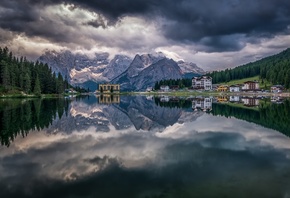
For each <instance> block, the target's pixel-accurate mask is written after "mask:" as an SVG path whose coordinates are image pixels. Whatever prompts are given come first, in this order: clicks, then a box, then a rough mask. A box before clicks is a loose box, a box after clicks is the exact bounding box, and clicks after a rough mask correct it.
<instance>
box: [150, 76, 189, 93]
mask: <svg viewBox="0 0 290 198" xmlns="http://www.w3.org/2000/svg"><path fill="white" fill-rule="evenodd" d="M162 85H168V86H169V87H170V86H179V88H180V89H182V88H185V87H191V86H192V81H191V79H187V78H186V79H169V80H161V81H158V82H156V83H155V85H154V89H155V90H159V89H160V86H162Z"/></svg>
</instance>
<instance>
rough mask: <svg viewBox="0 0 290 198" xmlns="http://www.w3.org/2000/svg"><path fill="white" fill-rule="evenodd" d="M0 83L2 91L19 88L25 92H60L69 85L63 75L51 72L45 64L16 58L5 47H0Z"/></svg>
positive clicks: (36, 93)
mask: <svg viewBox="0 0 290 198" xmlns="http://www.w3.org/2000/svg"><path fill="white" fill-rule="evenodd" d="M0 85H2V87H3V88H4V92H7V91H9V90H15V89H18V90H21V91H23V92H25V93H27V94H32V93H33V94H35V95H40V94H55V93H57V94H60V93H63V92H64V90H65V89H66V88H68V87H69V86H70V85H69V84H68V82H67V80H66V79H64V78H63V76H62V75H61V74H60V73H58V74H56V73H54V72H52V70H51V68H49V67H48V65H47V64H43V63H40V62H38V61H37V62H36V63H34V62H29V61H28V60H26V58H25V57H20V58H17V57H15V56H13V54H12V52H10V51H9V49H8V48H7V47H5V48H0Z"/></svg>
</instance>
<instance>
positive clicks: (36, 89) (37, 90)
mask: <svg viewBox="0 0 290 198" xmlns="http://www.w3.org/2000/svg"><path fill="white" fill-rule="evenodd" d="M33 93H34V94H35V95H36V96H41V88H40V81H39V78H38V76H37V77H36V80H35V85H34V89H33Z"/></svg>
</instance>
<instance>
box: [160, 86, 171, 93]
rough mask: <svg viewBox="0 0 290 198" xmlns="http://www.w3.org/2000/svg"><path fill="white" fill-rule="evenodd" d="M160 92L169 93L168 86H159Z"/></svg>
mask: <svg viewBox="0 0 290 198" xmlns="http://www.w3.org/2000/svg"><path fill="white" fill-rule="evenodd" d="M160 91H165V92H167V91H169V86H167V85H161V86H160Z"/></svg>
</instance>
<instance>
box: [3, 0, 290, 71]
mask: <svg viewBox="0 0 290 198" xmlns="http://www.w3.org/2000/svg"><path fill="white" fill-rule="evenodd" d="M0 43H1V44H0V45H1V46H2V47H3V46H8V47H9V48H10V49H11V50H12V51H13V52H14V53H15V54H17V55H24V56H27V57H28V58H30V59H32V60H35V59H36V58H37V57H38V56H39V55H40V54H42V53H43V52H44V51H45V50H47V49H49V50H52V49H54V50H66V49H69V50H71V51H78V52H79V51H82V52H85V53H92V52H104V51H106V52H109V53H110V54H112V55H113V54H116V53H118V54H119V53H120V54H126V55H130V56H133V55H135V54H136V53H152V52H155V51H157V52H159V51H161V52H163V53H164V54H166V55H167V56H169V57H171V58H174V59H176V60H178V59H183V60H185V61H191V62H194V63H196V64H197V65H198V66H200V67H202V68H203V69H205V70H215V69H222V68H227V67H233V66H237V65H239V64H243V63H247V62H250V61H254V60H257V59H260V58H262V57H265V56H268V55H272V54H276V53H278V52H280V51H282V50H284V49H286V48H288V47H289V46H290V1H289V0H214V1H213V0H178V1H177V0H88V1H85V0H66V1H59V0H1V1H0Z"/></svg>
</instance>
